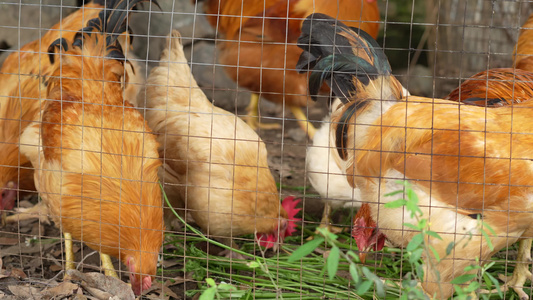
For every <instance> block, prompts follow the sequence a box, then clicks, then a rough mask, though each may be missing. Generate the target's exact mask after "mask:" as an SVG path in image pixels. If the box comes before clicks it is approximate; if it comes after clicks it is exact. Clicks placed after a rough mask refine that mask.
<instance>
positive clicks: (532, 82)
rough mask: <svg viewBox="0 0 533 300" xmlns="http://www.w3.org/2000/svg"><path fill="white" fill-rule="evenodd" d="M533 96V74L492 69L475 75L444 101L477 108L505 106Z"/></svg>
mask: <svg viewBox="0 0 533 300" xmlns="http://www.w3.org/2000/svg"><path fill="white" fill-rule="evenodd" d="M532 96H533V73H531V72H528V71H524V70H520V69H511V68H502V69H490V70H488V71H483V72H480V73H477V74H475V75H473V76H472V77H470V78H468V79H467V80H466V81H464V82H463V83H462V84H461V85H460V86H459V87H458V88H456V89H455V90H453V91H452V92H451V93H450V94H449V95H448V96H446V97H445V98H444V99H447V100H452V101H459V102H463V103H465V104H472V105H477V106H489V107H497V106H505V105H511V104H513V103H521V102H524V101H527V100H529V99H530V98H531V97H532Z"/></svg>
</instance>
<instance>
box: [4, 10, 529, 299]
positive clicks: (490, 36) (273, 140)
mask: <svg viewBox="0 0 533 300" xmlns="http://www.w3.org/2000/svg"><path fill="white" fill-rule="evenodd" d="M56 2H57V1H56ZM59 2H60V3H55V4H53V3H50V4H42V3H32V2H31V1H30V2H28V3H25V2H22V3H15V2H12V3H10V2H1V3H0V5H2V6H3V7H1V8H5V11H8V10H9V9H10V8H13V7H18V8H19V14H20V16H19V18H18V20H19V22H18V23H17V24H2V22H1V21H0V28H2V30H3V31H4V30H11V31H15V30H16V32H17V33H16V36H17V38H18V42H17V44H18V45H11V46H12V48H10V49H9V50H7V51H6V53H4V54H3V55H2V56H0V59H5V57H6V56H7V54H8V53H9V52H12V51H14V49H17V48H19V47H21V46H23V45H24V44H25V43H26V42H23V38H22V37H23V36H25V34H24V32H26V31H27V32H31V31H40V32H44V31H46V30H47V29H48V28H49V26H44V25H43V24H42V20H41V19H40V20H39V25H38V26H33V25H31V24H26V23H25V21H22V20H23V16H24V15H25V13H24V10H25V9H26V8H30V7H33V8H36V7H38V11H39V16H44V15H45V14H46V13H45V11H47V10H50V11H63V13H61V14H60V15H61V16H63V17H64V16H66V15H67V13H66V11H72V10H74V9H75V6H74V4H68V3H67V4H66V2H67V1H59ZM184 2H185V1H184ZM176 3H178V4H179V5H176ZM162 4H163V3H162ZM166 4H167V3H165V4H164V5H163V10H162V11H151V12H150V13H139V16H137V18H139V19H141V18H144V19H142V20H143V21H139V22H135V23H134V24H132V27H133V30H134V32H135V33H134V37H135V38H136V41H135V43H136V44H134V49H141V50H139V52H137V50H136V51H135V53H136V54H137V55H139V53H146V55H144V56H140V58H139V59H134V60H135V61H137V62H139V63H141V64H144V67H145V71H144V72H145V75H146V76H148V74H149V70H150V69H151V67H153V65H154V64H157V63H158V62H159V53H160V52H159V49H158V48H162V47H161V44H163V43H164V39H165V38H166V34H167V31H168V29H169V28H176V27H181V26H182V25H183V26H184V27H186V28H191V27H192V28H193V29H192V30H190V29H189V30H190V31H187V30H182V31H181V32H182V34H183V41H184V44H185V45H186V46H187V47H188V49H187V50H186V51H185V53H186V54H190V61H191V67H192V70H193V73H195V77H197V78H201V80H202V81H203V82H200V85H201V86H202V87H203V88H204V90H205V91H206V94H207V96H208V97H209V98H213V100H214V101H215V104H219V103H220V102H219V101H221V100H222V99H221V98H223V97H226V98H229V99H230V101H229V103H224V104H225V105H227V107H229V108H233V112H237V111H238V108H242V104H241V105H240V106H239V105H238V104H237V103H238V102H237V98H245V97H247V96H248V92H247V91H246V90H245V89H242V88H239V87H238V86H237V85H235V84H233V85H230V86H229V87H228V86H227V84H228V81H227V79H225V78H224V76H223V75H222V74H224V73H223V72H224V71H223V70H222V69H223V67H225V66H224V65H221V64H219V63H217V62H216V55H213V56H210V55H209V54H205V52H202V51H197V50H198V48H201V47H207V46H205V45H206V44H207V45H209V44H214V50H216V45H217V42H218V41H220V40H221V39H223V37H215V35H214V32H213V30H212V29H210V28H209V27H205V26H206V25H207V24H206V22H205V19H203V18H204V17H205V14H203V13H201V12H200V10H199V9H197V10H196V11H195V10H194V9H192V8H191V7H188V8H187V6H186V5H185V4H184V3H181V4H180V3H179V2H178V1H173V2H172V5H171V7H168V6H167V5H166ZM387 4H388V3H387ZM433 4H434V5H435V7H438V9H436V11H437V12H438V14H437V16H438V18H439V19H438V20H439V23H438V24H439V26H438V28H439V31H438V32H441V34H442V35H437V36H436V37H435V36H434V35H432V34H430V42H429V43H428V45H429V47H430V48H431V47H433V46H434V47H435V48H432V49H431V50H430V51H429V53H430V54H433V55H435V57H434V58H430V59H429V61H430V66H431V64H433V66H432V67H430V68H431V69H432V70H433V72H434V75H433V76H432V77H431V79H432V80H434V83H435V87H437V88H438V87H441V85H440V84H439V80H452V81H453V82H454V85H453V87H456V86H457V82H458V81H462V80H463V79H465V78H468V77H469V76H470V75H471V74H473V73H475V72H478V71H481V70H485V69H487V68H488V67H500V66H502V67H503V66H509V65H510V56H511V54H512V51H513V48H512V45H514V42H516V37H517V35H518V29H519V27H520V26H521V24H522V23H523V22H524V21H525V20H526V19H527V16H528V15H529V13H530V9H529V8H528V7H526V8H524V6H527V4H528V3H527V2H518V3H515V2H495V1H482V0H480V1H477V2H475V3H474V2H465V1H450V2H443V3H441V5H440V6H439V5H438V4H439V3H433ZM413 5H414V4H413ZM428 6H429V5H428ZM183 8H185V9H184V11H180V10H181V9H183ZM167 9H168V10H167ZM386 14H387V12H385V15H386ZM517 14H519V15H520V16H521V17H518V18H517V17H516V15H517ZM428 15H429V14H428ZM471 15H473V16H474V17H470V16H471ZM430 16H431V15H430ZM488 16H490V17H488ZM524 16H526V17H524ZM182 18H183V19H188V20H189V21H183V22H181V19H182ZM428 18H429V17H428ZM191 19H192V23H191V21H190V20H191ZM161 20H163V21H162V22H161ZM56 21H57V19H56V20H55V21H53V22H52V24H53V23H55V22H56ZM145 21H146V22H145ZM160 22H161V23H163V24H165V25H168V26H161V25H158V24H156V23H160ZM393 23H394V21H390V24H393ZM197 24H203V25H204V27H205V28H202V29H197ZM390 24H389V25H387V26H392V25H390ZM409 24H411V25H419V26H426V27H431V26H432V24H434V23H433V22H431V21H428V22H427V23H419V24H416V22H414V21H413V22H411V23H404V25H409ZM191 25H194V26H191ZM458 32H459V33H458ZM502 32H503V33H502ZM40 35H41V34H39V36H40ZM385 35H386V32H385ZM457 36H459V37H462V38H461V39H452V37H457ZM33 39H34V37H32V38H30V40H33ZM432 39H434V40H432ZM441 39H443V40H441ZM444 40H445V41H444ZM510 40H511V42H510ZM415 42H416V41H413V44H415ZM457 42H460V43H459V50H457V48H454V45H457ZM154 44H156V46H154ZM157 44H159V45H157ZM17 46H18V47H17ZM209 46H211V45H209ZM447 46H450V48H446V47H447ZM211 48H212V47H211ZM146 49H149V51H145V50H146ZM200 50H201V49H200ZM400 50H403V51H406V52H407V51H410V50H412V49H400ZM439 55H442V56H446V58H441V57H440V56H439ZM457 56H459V57H460V59H459V60H458V59H457ZM205 58H209V59H205ZM458 61H460V62H464V63H460V64H457V63H456V62H458ZM217 80H218V81H223V80H225V81H226V82H225V83H224V84H226V86H220V85H218V82H217ZM442 90H447V91H449V90H451V89H446V88H442ZM438 93H442V92H437V91H435V95H438ZM228 94H229V95H230V96H228ZM141 101H142V100H141ZM222 101H224V100H222ZM240 102H243V101H242V100H240ZM278 110H279V109H278ZM230 111H231V110H230ZM240 111H242V109H241V110H240ZM241 115H242V113H241ZM315 115H316V113H315ZM266 118H267V119H270V120H273V121H281V122H282V123H283V124H284V125H285V126H284V127H285V128H286V127H289V125H290V123H291V121H290V120H291V117H288V118H286V119H284V118H282V117H280V116H279V111H278V114H277V115H275V116H268V117H266ZM315 118H316V119H313V123H315V124H316V125H322V121H320V120H321V118H322V115H319V116H316V117H315ZM293 127H294V126H293ZM263 139H264V140H265V142H266V143H267V145H268V146H269V147H270V148H271V149H272V148H279V152H280V157H279V158H275V159H277V161H274V160H275V159H272V158H271V161H270V162H271V163H272V162H273V161H274V162H275V163H276V162H277V164H279V170H277V171H278V172H276V179H277V180H279V182H280V184H281V185H284V184H285V182H290V183H294V180H291V178H288V177H286V175H285V173H287V172H291V171H288V170H287V167H286V166H285V167H284V160H286V159H284V158H286V157H291V156H293V157H297V158H298V159H303V157H302V155H301V154H302V153H304V152H305V148H306V146H308V143H307V142H305V141H301V140H295V139H293V138H291V136H290V135H288V133H287V131H286V130H282V131H281V134H278V135H276V136H275V137H272V136H266V137H263ZM287 149H289V150H287ZM295 152H296V153H295ZM291 163H292V162H291ZM288 167H289V169H290V168H291V167H292V168H294V167H296V168H297V167H300V168H302V164H297V163H294V164H293V165H289V166H288ZM302 170H305V166H303V168H302V169H300V170H297V171H294V170H293V171H292V172H300V173H304V172H302ZM299 180H302V181H303V182H302V183H301V185H302V186H308V181H307V178H306V176H303V178H299ZM162 181H163V183H165V182H164V180H162ZM290 192H292V191H287V190H284V189H283V187H282V188H281V191H280V193H282V194H285V193H290ZM307 193H309V195H307ZM312 194H313V192H312V190H311V191H310V190H308V189H305V190H304V195H303V196H304V201H306V202H307V203H310V202H311V201H313V202H316V201H314V200H316V199H317V197H316V196H313V195H312ZM341 200H342V199H341ZM307 205H309V204H307ZM305 224H306V222H304V225H303V226H305ZM24 230H25V229H23V228H22V226H20V225H19V226H17V228H16V235H17V236H18V238H23V239H32V238H33V237H34V236H36V237H37V240H38V241H39V243H42V242H43V240H45V239H53V238H56V237H57V236H49V235H46V234H44V233H43V231H44V230H45V229H44V228H43V227H42V226H39V227H37V230H35V229H32V232H30V233H29V234H28V233H27V232H24ZM46 230H48V229H46ZM2 232H3V233H7V232H6V231H3V230H2ZM170 233H176V232H173V231H170ZM182 234H183V235H184V240H183V247H184V248H185V247H187V237H189V236H194V234H192V233H190V232H183V233H182ZM232 238H233V239H234V240H241V241H250V239H245V238H240V237H232ZM302 242H303V241H302ZM2 248H4V247H2ZM10 249H12V248H10ZM32 249H33V248H32ZM5 250H7V248H4V249H3V251H2V252H4V251H5ZM25 251H26V250H25ZM27 251H35V250H27ZM46 251H47V247H46V246H45V247H42V248H41V247H38V253H39V255H38V257H36V258H35V259H39V260H41V261H43V260H46V259H49V260H51V261H58V260H57V259H55V258H54V257H53V256H50V254H49V253H46ZM82 251H83V249H82ZM34 253H35V252H34ZM8 254H15V255H16V256H17V257H18V258H19V265H21V266H23V265H24V263H23V262H22V260H23V259H30V258H34V256H33V255H27V254H26V253H24V252H22V251H20V252H18V253H5V255H8ZM89 255H92V252H89ZM89 255H86V253H84V252H82V257H87V256H89ZM181 258H182V259H183V265H185V264H187V262H188V261H189V260H201V259H205V260H206V263H207V268H209V259H208V258H203V257H194V256H187V255H183V257H181ZM59 262H60V260H59ZM94 265H97V264H93V266H94ZM41 266H43V267H42V268H41V272H40V273H41V276H42V277H43V278H50V277H51V276H52V275H53V273H50V272H47V271H46V270H45V268H44V263H41ZM83 268H84V269H85V268H86V269H91V268H92V267H91V264H89V263H88V264H84V265H83ZM164 269H165V264H163V270H164ZM230 270H231V268H230ZM169 278H171V277H167V276H165V275H163V276H158V279H162V280H166V279H169ZM230 279H231V275H230ZM186 291H187V286H185V287H184V291H183V292H184V294H185V293H186Z"/></svg>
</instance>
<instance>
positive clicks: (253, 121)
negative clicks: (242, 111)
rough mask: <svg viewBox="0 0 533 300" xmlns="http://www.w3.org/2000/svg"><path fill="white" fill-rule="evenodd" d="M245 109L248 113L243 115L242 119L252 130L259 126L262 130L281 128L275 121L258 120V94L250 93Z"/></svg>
mask: <svg viewBox="0 0 533 300" xmlns="http://www.w3.org/2000/svg"><path fill="white" fill-rule="evenodd" d="M246 111H248V114H247V115H246V117H244V120H245V121H246V124H248V126H250V127H251V128H252V129H253V130H257V128H261V129H264V130H270V129H279V128H281V125H279V124H277V123H271V124H265V123H261V122H260V121H259V95H258V94H252V96H251V97H250V104H249V105H248V107H247V108H246Z"/></svg>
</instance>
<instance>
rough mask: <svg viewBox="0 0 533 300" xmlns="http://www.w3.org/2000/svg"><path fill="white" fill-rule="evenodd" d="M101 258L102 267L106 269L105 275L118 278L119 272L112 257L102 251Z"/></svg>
mask: <svg viewBox="0 0 533 300" xmlns="http://www.w3.org/2000/svg"><path fill="white" fill-rule="evenodd" d="M100 259H101V260H102V269H104V273H105V275H106V276H111V277H115V278H118V275H117V272H116V271H115V267H113V262H112V261H111V257H110V256H109V255H107V254H104V253H101V252H100Z"/></svg>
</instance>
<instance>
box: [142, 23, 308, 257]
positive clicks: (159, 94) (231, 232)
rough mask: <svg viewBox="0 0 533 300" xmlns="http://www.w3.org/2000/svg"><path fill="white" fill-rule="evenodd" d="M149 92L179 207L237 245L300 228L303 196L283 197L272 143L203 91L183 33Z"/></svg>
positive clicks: (271, 242)
mask: <svg viewBox="0 0 533 300" xmlns="http://www.w3.org/2000/svg"><path fill="white" fill-rule="evenodd" d="M146 95H147V99H146V106H147V108H148V109H147V113H146V118H147V121H148V124H149V126H150V128H152V129H153V130H154V132H156V133H157V134H158V141H159V143H160V144H161V147H160V156H161V157H162V158H163V160H164V168H163V170H162V171H161V172H160V179H161V182H162V183H163V184H164V187H165V192H166V193H167V196H168V198H169V199H170V201H171V203H172V206H174V207H176V208H186V209H187V211H188V212H190V214H191V215H192V217H193V218H194V221H195V222H196V223H197V224H198V225H199V226H200V227H201V228H202V229H203V230H204V231H205V232H206V233H208V234H209V235H211V236H213V237H215V238H218V239H220V240H222V241H223V242H224V243H226V244H227V245H233V247H236V245H235V244H234V243H232V242H231V241H232V237H235V236H240V235H244V234H253V233H256V234H257V238H258V240H259V243H260V244H261V245H263V246H266V247H273V246H276V245H277V243H278V242H281V241H283V239H284V237H285V236H286V235H290V234H291V233H292V232H293V231H294V226H295V225H294V222H293V217H294V215H295V214H296V213H297V212H298V211H299V209H294V206H295V205H296V203H297V201H294V199H293V198H292V197H288V198H287V199H285V200H284V201H283V203H280V201H279V194H278V191H277V188H276V183H275V181H274V178H273V177H272V174H271V173H270V169H269V168H268V164H267V150H266V147H265V144H264V143H263V141H262V140H261V138H260V137H259V136H258V135H257V133H256V132H255V131H254V130H252V129H251V128H250V127H249V126H248V125H247V124H246V123H245V122H243V121H242V120H241V119H240V118H238V117H237V116H235V115H234V114H232V113H230V112H227V111H225V110H223V109H221V108H218V107H216V106H214V105H213V104H212V103H211V102H210V101H209V100H208V99H207V97H206V96H205V94H204V93H203V92H202V91H201V90H200V88H199V87H198V85H197V83H196V81H195V80H194V78H193V77H192V74H191V70H190V68H189V66H188V65H187V60H186V58H185V54H184V53H183V46H182V44H181V42H180V35H179V32H177V31H173V32H172V34H171V37H170V38H169V43H168V46H167V47H166V48H165V49H164V51H163V53H162V54H161V61H160V64H159V66H158V67H156V68H154V69H153V70H152V72H151V73H150V76H149V78H148V81H147V89H146ZM280 204H281V205H280ZM166 218H167V222H168V221H169V220H170V219H171V213H170V212H168V211H167V212H166ZM227 254H229V255H233V254H234V253H233V252H227Z"/></svg>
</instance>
